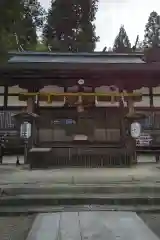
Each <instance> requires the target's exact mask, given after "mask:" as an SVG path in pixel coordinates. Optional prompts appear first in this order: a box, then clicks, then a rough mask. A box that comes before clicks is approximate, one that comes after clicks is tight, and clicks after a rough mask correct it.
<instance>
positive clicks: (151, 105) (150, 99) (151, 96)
mask: <svg viewBox="0 0 160 240" xmlns="http://www.w3.org/2000/svg"><path fill="white" fill-rule="evenodd" d="M149 102H150V108H152V107H153V88H152V87H149Z"/></svg>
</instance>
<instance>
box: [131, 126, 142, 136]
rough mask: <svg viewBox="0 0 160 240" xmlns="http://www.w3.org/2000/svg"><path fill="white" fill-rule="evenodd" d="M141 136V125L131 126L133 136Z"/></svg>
mask: <svg viewBox="0 0 160 240" xmlns="http://www.w3.org/2000/svg"><path fill="white" fill-rule="evenodd" d="M140 135H141V124H139V123H138V122H134V123H132V124H131V136H132V137H133V138H138V137H139V136H140Z"/></svg>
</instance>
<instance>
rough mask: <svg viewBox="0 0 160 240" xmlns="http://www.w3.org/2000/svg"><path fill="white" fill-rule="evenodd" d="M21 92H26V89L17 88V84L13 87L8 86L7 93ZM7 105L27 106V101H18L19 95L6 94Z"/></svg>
mask: <svg viewBox="0 0 160 240" xmlns="http://www.w3.org/2000/svg"><path fill="white" fill-rule="evenodd" d="M21 92H27V90H25V89H22V88H19V87H18V86H13V87H9V88H8V93H10V94H11V93H17V94H18V93H21ZM8 106H12V107H14V106H16V107H19V106H20V107H21V106H22V107H23V106H24V107H25V106H27V103H26V102H25V101H24V102H23V101H19V97H18V96H8Z"/></svg>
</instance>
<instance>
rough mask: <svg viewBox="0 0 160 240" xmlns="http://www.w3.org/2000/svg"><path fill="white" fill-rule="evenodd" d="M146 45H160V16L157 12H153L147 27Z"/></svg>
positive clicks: (147, 46) (148, 46) (146, 46)
mask: <svg viewBox="0 0 160 240" xmlns="http://www.w3.org/2000/svg"><path fill="white" fill-rule="evenodd" d="M143 44H144V47H145V48H150V47H159V46H160V16H159V15H158V13H157V12H155V11H153V12H151V14H150V16H149V18H148V22H147V24H146V27H145V35H144V42H143Z"/></svg>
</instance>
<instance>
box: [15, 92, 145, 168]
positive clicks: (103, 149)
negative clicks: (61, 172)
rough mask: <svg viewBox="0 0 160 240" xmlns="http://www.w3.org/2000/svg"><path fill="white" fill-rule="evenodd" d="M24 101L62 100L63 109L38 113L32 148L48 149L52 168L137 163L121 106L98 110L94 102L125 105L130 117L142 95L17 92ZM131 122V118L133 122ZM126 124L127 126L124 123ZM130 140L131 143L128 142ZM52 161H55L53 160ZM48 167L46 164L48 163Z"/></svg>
mask: <svg viewBox="0 0 160 240" xmlns="http://www.w3.org/2000/svg"><path fill="white" fill-rule="evenodd" d="M19 96H20V99H22V100H23V101H24V100H26V101H28V99H29V98H30V97H31V96H32V98H33V99H37V98H38V99H39V101H41V100H42V99H43V101H44V99H45V100H46V101H48V102H53V101H55V100H56V101H57V100H59V101H61V102H62V101H63V102H64V106H63V107H61V108H57V109H56V108H53V109H52V110H51V109H50V110H41V111H40V120H39V123H38V125H37V129H38V130H37V136H36V139H35V140H36V141H35V146H36V147H37V148H44V147H47V148H50V149H51V153H50V155H51V156H50V157H48V158H47V160H45V163H46V161H50V163H51V162H52V164H53V165H54V166H85V167H87V166H88V167H103V166H106V165H110V166H112V165H129V164H131V163H132V162H134V161H135V160H136V156H135V147H133V145H134V141H133V140H131V137H130V134H129V133H127V131H129V129H128V126H127V122H128V120H125V114H126V110H125V108H124V106H121V107H120V106H119V107H118V106H117V107H108V108H105V107H97V106H96V104H97V102H109V103H112V102H113V103H118V104H119V105H121V104H122V105H123V103H124V102H126V103H128V109H129V113H130V114H133V112H134V109H133V106H132V105H133V103H134V101H140V100H141V95H140V94H134V93H126V92H122V93H120V92H119V93H115V92H114V93H107V92H106V93H95V92H94V93H88V92H77V93H73V92H69V93H61V94H58V93H56V92H55V93H51V92H50V93H48V94H46V93H40V92H39V93H31V92H30V93H20V94H19ZM132 121H133V119H132ZM125 122H126V124H125ZM130 140H131V141H130ZM53 159H54V160H53ZM48 165H49V163H48Z"/></svg>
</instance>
